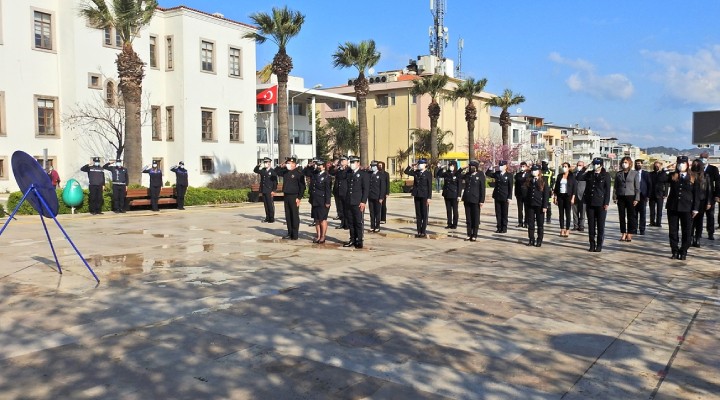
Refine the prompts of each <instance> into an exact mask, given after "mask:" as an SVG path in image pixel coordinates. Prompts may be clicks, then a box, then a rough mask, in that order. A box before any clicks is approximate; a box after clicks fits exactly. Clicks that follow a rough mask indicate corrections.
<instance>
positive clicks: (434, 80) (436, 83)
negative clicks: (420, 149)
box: [410, 74, 448, 165]
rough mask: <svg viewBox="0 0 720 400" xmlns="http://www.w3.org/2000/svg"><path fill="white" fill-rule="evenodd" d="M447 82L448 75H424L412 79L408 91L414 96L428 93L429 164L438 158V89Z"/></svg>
mask: <svg viewBox="0 0 720 400" xmlns="http://www.w3.org/2000/svg"><path fill="white" fill-rule="evenodd" d="M447 83H448V76H447V75H445V74H443V75H435V74H433V75H426V76H423V77H422V78H421V79H416V80H414V81H413V87H412V89H410V93H411V94H412V95H415V96H422V95H424V94H429V95H430V99H431V100H430V105H429V106H428V116H429V117H430V159H431V160H430V162H431V165H435V162H436V161H437V160H438V145H437V134H438V133H437V122H438V119H439V118H440V104H438V102H437V98H438V95H439V94H440V91H442V90H443V89H444V88H445V85H446V84H447Z"/></svg>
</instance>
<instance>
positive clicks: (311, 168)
mask: <svg viewBox="0 0 720 400" xmlns="http://www.w3.org/2000/svg"><path fill="white" fill-rule="evenodd" d="M318 162H319V160H318V159H317V158H313V159H312V160H308V162H307V164H305V168H303V169H302V172H303V175H305V186H308V187H309V186H310V185H311V184H312V178H313V176H315V175H316V174H317V173H318V171H319V170H318V169H317V168H316V166H317V163H318ZM309 200H310V199H308V201H309ZM308 226H316V223H315V219H314V218H313V217H312V208H311V209H310V223H309V224H308Z"/></svg>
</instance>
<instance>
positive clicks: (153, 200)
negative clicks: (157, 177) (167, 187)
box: [150, 186, 162, 211]
mask: <svg viewBox="0 0 720 400" xmlns="http://www.w3.org/2000/svg"><path fill="white" fill-rule="evenodd" d="M160 189H162V187H160V186H150V207H151V208H152V210H153V211H159V210H160V206H159V205H158V199H159V198H160Z"/></svg>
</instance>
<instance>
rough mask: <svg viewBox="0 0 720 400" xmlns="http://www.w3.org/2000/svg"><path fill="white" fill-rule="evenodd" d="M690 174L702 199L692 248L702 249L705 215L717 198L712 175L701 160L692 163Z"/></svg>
mask: <svg viewBox="0 0 720 400" xmlns="http://www.w3.org/2000/svg"><path fill="white" fill-rule="evenodd" d="M690 173H691V174H692V175H693V177H694V180H695V185H696V186H697V195H698V196H699V197H700V206H699V207H698V215H697V216H695V217H693V235H692V247H700V238H701V237H702V228H703V220H704V219H705V213H708V212H711V211H712V205H713V203H715V198H714V197H713V194H714V189H713V185H712V184H711V182H710V180H711V178H710V175H708V173H707V172H705V170H704V165H703V162H702V161H701V160H700V159H699V158H697V159H695V160H694V161H693V162H692V164H691V167H690Z"/></svg>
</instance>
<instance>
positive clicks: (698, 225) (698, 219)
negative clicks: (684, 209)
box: [691, 201, 710, 239]
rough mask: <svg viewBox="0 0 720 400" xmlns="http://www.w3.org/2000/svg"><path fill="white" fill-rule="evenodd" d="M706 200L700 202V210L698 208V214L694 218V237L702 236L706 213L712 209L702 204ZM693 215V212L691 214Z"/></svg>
mask: <svg viewBox="0 0 720 400" xmlns="http://www.w3.org/2000/svg"><path fill="white" fill-rule="evenodd" d="M704 202H705V201H701V202H700V204H701V206H700V210H698V215H696V216H695V218H693V219H692V235H691V236H692V237H694V238H697V239H700V238H701V237H702V230H703V222H705V214H707V213H708V212H709V211H710V210H706V209H705V205H704V204H702V203H704ZM691 216H692V214H691Z"/></svg>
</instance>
